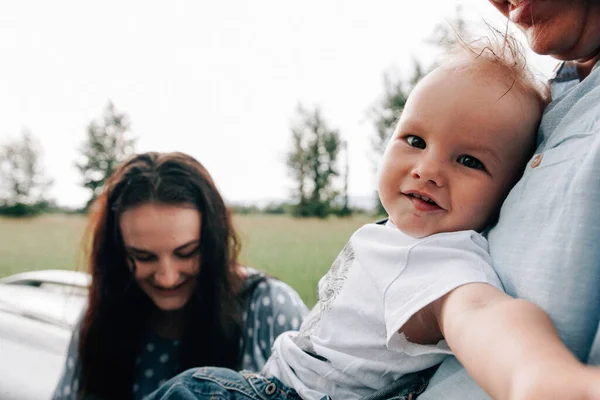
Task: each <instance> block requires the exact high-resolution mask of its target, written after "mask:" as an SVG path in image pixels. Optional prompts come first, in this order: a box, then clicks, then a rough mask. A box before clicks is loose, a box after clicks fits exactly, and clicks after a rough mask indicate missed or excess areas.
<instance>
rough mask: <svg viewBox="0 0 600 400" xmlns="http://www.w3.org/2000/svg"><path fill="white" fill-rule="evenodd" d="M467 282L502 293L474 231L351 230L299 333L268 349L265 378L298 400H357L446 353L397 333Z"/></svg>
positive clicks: (286, 335) (381, 227) (379, 227)
mask: <svg viewBox="0 0 600 400" xmlns="http://www.w3.org/2000/svg"><path fill="white" fill-rule="evenodd" d="M472 282H485V283H490V284H492V285H494V286H496V287H498V288H502V286H501V283H500V281H499V280H498V277H497V276H496V274H495V272H494V271H493V269H492V267H491V260H490V256H489V254H488V247H487V241H486V240H485V238H484V237H483V236H481V235H480V234H479V233H477V232H474V231H461V232H452V233H439V234H435V235H432V236H428V237H426V238H423V239H415V238H412V237H410V236H408V235H406V234H404V233H402V232H401V231H400V230H398V229H397V228H396V227H394V226H393V225H391V224H388V225H385V226H384V225H376V224H369V225H365V226H363V227H362V228H360V229H359V230H357V231H356V232H355V233H354V234H353V235H352V237H351V238H350V241H349V242H348V244H347V245H346V246H345V247H344V249H343V250H342V251H341V253H340V254H339V255H338V257H337V258H336V260H335V261H334V263H333V265H332V266H331V268H330V270H329V272H328V273H327V274H326V275H325V276H324V277H323V278H322V279H321V280H320V282H319V301H318V303H317V304H316V305H315V307H314V308H313V309H312V311H311V312H310V314H309V315H308V317H307V318H306V319H305V321H304V323H303V324H302V326H301V328H300V331H299V332H285V333H283V334H281V335H280V336H279V337H278V338H277V340H276V341H275V343H274V344H273V353H272V355H271V357H270V358H269V360H268V362H267V364H266V365H265V367H264V368H263V374H264V375H266V376H274V377H277V378H278V379H280V380H281V381H282V382H283V383H284V384H286V385H288V386H290V387H292V388H294V389H295V390H296V391H297V392H298V394H299V395H300V396H301V397H302V398H303V399H310V400H312V399H315V400H317V399H320V398H321V397H323V396H324V395H325V394H327V395H329V396H331V398H332V399H334V400H337V399H344V400H346V399H358V398H361V397H363V396H366V395H369V394H371V393H373V392H374V391H376V390H378V389H380V388H382V387H384V386H386V385H388V384H390V383H392V382H393V381H395V380H396V379H398V378H399V377H400V376H402V375H404V374H408V373H411V372H415V371H420V370H424V369H427V368H429V367H431V366H433V365H435V364H437V363H440V362H441V361H442V360H443V359H444V358H445V357H446V356H447V355H449V354H451V352H450V350H449V349H448V346H447V344H446V342H445V341H443V340H442V341H440V342H439V343H437V345H419V344H415V343H411V342H410V341H408V340H407V338H406V337H405V335H404V334H402V333H399V332H398V331H399V329H400V328H401V327H402V326H403V325H404V324H405V323H406V321H408V319H409V318H410V317H411V316H412V315H413V314H415V313H416V312H417V311H419V310H420V309H422V308H423V307H425V306H426V305H428V304H430V303H431V302H433V301H434V300H436V299H438V298H440V297H442V296H443V295H445V294H446V293H448V292H450V291H451V290H453V289H455V288H457V287H459V286H461V285H464V284H467V283H472Z"/></svg>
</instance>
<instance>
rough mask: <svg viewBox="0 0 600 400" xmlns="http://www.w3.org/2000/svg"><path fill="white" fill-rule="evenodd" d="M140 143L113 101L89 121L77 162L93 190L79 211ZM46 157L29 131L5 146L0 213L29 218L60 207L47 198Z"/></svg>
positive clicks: (0, 152)
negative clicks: (94, 118)
mask: <svg viewBox="0 0 600 400" xmlns="http://www.w3.org/2000/svg"><path fill="white" fill-rule="evenodd" d="M135 142H136V139H135V138H134V137H132V135H131V131H130V122H129V118H128V117H127V115H126V114H125V113H122V112H119V111H118V110H117V109H116V108H115V106H114V104H113V103H112V102H110V101H109V102H108V104H107V106H106V108H105V109H104V111H103V114H102V116H101V117H100V118H99V119H97V120H92V121H91V122H90V123H89V124H88V126H87V130H86V138H85V140H84V142H83V143H82V144H81V146H80V147H79V156H78V159H77V160H76V162H75V163H74V167H75V168H77V170H78V171H79V172H80V174H81V185H82V186H83V187H84V188H86V189H88V190H89V191H90V198H89V200H88V201H87V202H86V204H85V206H84V207H83V208H82V209H81V210H79V211H86V210H87V208H88V207H89V206H90V205H91V204H92V203H93V202H94V200H95V199H96V198H97V197H98V195H99V194H100V193H101V191H102V187H103V186H104V183H105V182H106V180H107V179H108V177H109V176H110V175H111V174H112V173H113V172H114V170H115V169H116V167H117V166H118V165H119V163H121V162H122V161H124V160H125V159H126V158H127V157H129V156H131V155H132V154H133V153H134V152H135ZM42 156H43V154H42V149H41V146H40V144H39V142H38V141H37V140H36V139H35V137H34V136H33V134H32V133H31V132H30V131H29V130H27V129H24V130H23V131H22V132H21V134H20V135H19V137H17V138H15V139H13V140H9V141H8V142H7V143H4V144H1V145H0V215H7V216H15V217H24V216H33V215H38V214H40V213H42V212H48V211H56V210H57V209H58V207H57V205H56V203H55V202H54V200H53V199H50V198H49V197H48V189H49V188H50V186H52V183H53V180H52V179H50V178H49V177H48V176H47V173H46V171H45V169H44V165H43V161H42Z"/></svg>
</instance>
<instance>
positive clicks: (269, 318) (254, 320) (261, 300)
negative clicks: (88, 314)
mask: <svg viewBox="0 0 600 400" xmlns="http://www.w3.org/2000/svg"><path fill="white" fill-rule="evenodd" d="M247 271H248V278H247V279H246V287H247V288H248V289H249V288H250V286H251V285H252V286H254V288H253V290H252V291H251V293H250V295H249V299H248V303H247V308H246V310H245V312H244V315H243V321H244V328H243V329H244V331H243V335H242V338H241V339H240V348H241V349H242V362H241V365H240V368H239V369H246V370H250V371H260V369H261V368H262V366H263V365H264V364H265V362H266V361H267V359H268V358H269V356H270V355H271V345H272V344H273V342H274V341H275V338H276V337H277V336H278V335H279V334H280V333H282V332H285V331H288V330H297V329H298V328H299V327H300V324H301V323H302V320H303V319H304V317H305V316H306V314H307V313H308V310H307V308H306V306H305V305H304V303H303V302H302V300H301V299H300V296H298V293H296V292H295V291H294V290H293V289H292V288H291V287H289V286H288V285H286V284H285V283H283V282H281V281H278V280H276V279H272V278H265V277H263V275H262V274H261V273H260V272H258V271H256V270H254V269H252V268H247ZM256 282H259V283H258V284H255V283H256ZM78 327H79V326H77V327H76V329H75V331H74V334H73V337H72V339H71V343H70V345H69V350H68V354H67V360H66V362H65V367H64V370H63V374H62V377H61V379H60V381H59V383H58V385H57V387H56V390H55V392H54V396H53V399H54V400H63V399H64V400H75V399H76V393H77V390H78V388H79V379H78V373H77V372H76V371H77V368H76V365H77V352H78V349H77V347H78V331H79V329H78ZM180 345H181V343H180V341H179V340H175V339H165V338H162V337H160V336H158V335H157V334H156V333H155V332H152V331H150V332H148V333H147V335H146V338H145V345H144V347H143V349H142V351H141V353H140V354H139V355H138V356H137V358H136V361H135V370H134V384H133V387H132V398H133V399H136V400H137V399H142V398H143V397H144V396H146V395H148V394H149V393H151V392H152V391H154V390H155V389H156V388H158V387H159V386H160V385H162V384H163V383H164V382H166V381H167V380H168V379H170V378H172V377H173V376H175V375H176V374H177V372H178V371H180V370H181V357H180V351H179V346H180Z"/></svg>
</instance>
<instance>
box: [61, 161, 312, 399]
mask: <svg viewBox="0 0 600 400" xmlns="http://www.w3.org/2000/svg"><path fill="white" fill-rule="evenodd" d="M93 210H94V211H93V214H92V216H91V219H90V224H89V230H88V234H89V235H91V240H90V244H91V248H90V251H89V259H88V262H89V268H90V273H91V275H92V284H91V287H90V290H89V304H88V308H87V310H86V312H85V314H84V316H83V319H82V320H81V322H80V325H79V326H78V327H77V328H76V330H75V333H74V335H73V338H72V341H71V344H70V347H69V353H68V356H67V361H66V365H65V369H64V373H63V376H62V378H61V380H60V382H59V384H58V386H57V389H56V391H55V394H54V398H55V399H76V398H77V399H78V398H101V399H129V398H134V399H140V398H142V397H143V396H144V395H146V394H148V393H150V392H151V391H153V390H154V389H156V387H157V386H159V384H161V383H162V382H164V381H165V380H167V379H169V378H170V377H172V376H174V375H176V374H177V373H179V372H181V371H183V370H185V369H188V368H190V367H194V366H202V365H219V366H228V367H231V368H243V369H250V370H258V369H260V368H261V367H262V365H263V364H264V362H265V360H266V359H267V358H268V356H269V354H270V348H271V344H272V342H273V341H274V339H275V337H276V336H277V335H278V334H279V333H281V332H283V331H286V330H291V329H297V328H298V327H299V325H300V323H301V320H302V318H303V317H304V315H305V314H306V312H307V309H306V306H305V305H304V304H303V302H302V300H301V299H300V297H299V296H298V294H297V293H296V292H295V291H294V290H293V289H291V288H290V287H289V286H287V285H285V284H284V283H282V282H279V281H277V280H275V279H272V278H267V277H265V276H264V275H262V274H260V273H258V272H257V271H255V270H252V269H250V268H247V267H244V266H242V265H240V264H239V262H238V255H239V250H240V244H239V239H238V237H237V235H236V233H235V230H234V228H233V225H232V223H231V219H230V215H229V212H228V210H227V208H226V206H225V204H224V202H223V199H222V198H221V196H220V194H219V192H218V191H217V189H216V187H215V185H214V183H213V181H212V179H211V177H210V175H209V174H208V172H207V171H206V169H204V167H203V166H202V165H201V164H200V163H199V162H198V161H196V160H195V159H193V158H192V157H190V156H188V155H185V154H182V153H166V154H161V153H145V154H140V155H137V156H135V157H133V158H132V159H130V160H129V161H127V162H125V163H124V164H123V165H122V166H120V167H119V168H118V169H117V170H116V171H115V173H114V174H113V175H112V176H111V178H110V179H109V180H108V182H107V183H106V186H105V189H104V192H103V193H102V195H101V196H100V198H99V199H98V200H97V201H96V203H95V204H94V206H93Z"/></svg>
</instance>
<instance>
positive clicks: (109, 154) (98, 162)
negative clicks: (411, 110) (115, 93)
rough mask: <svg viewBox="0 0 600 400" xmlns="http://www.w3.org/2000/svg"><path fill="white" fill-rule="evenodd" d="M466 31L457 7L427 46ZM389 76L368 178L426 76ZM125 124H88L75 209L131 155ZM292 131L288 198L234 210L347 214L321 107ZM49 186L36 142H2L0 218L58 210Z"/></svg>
mask: <svg viewBox="0 0 600 400" xmlns="http://www.w3.org/2000/svg"><path fill="white" fill-rule="evenodd" d="M464 33H465V22H464V20H463V19H462V16H461V10H460V8H457V10H456V15H455V18H454V20H453V21H452V27H451V26H450V25H448V24H438V25H436V26H435V28H434V31H433V34H432V36H431V38H430V39H429V40H428V42H429V43H430V44H433V45H434V46H438V47H442V48H444V47H447V46H451V45H453V44H455V43H456V40H457V39H456V38H457V36H458V37H461V36H463V35H464ZM394 72H396V71H388V72H386V73H384V75H383V86H384V88H383V89H384V90H383V95H382V96H381V98H379V99H378V100H377V101H376V102H375V103H374V104H373V105H372V106H371V108H370V109H369V111H368V117H369V119H370V121H371V122H372V126H373V133H372V136H371V140H370V144H371V146H370V147H371V148H370V149H369V152H370V153H371V156H372V163H373V175H375V171H376V165H377V163H378V160H379V159H380V157H381V155H382V154H383V152H384V150H385V147H386V145H387V142H388V140H389V138H390V137H391V135H392V133H393V131H394V128H395V125H396V122H397V120H398V118H399V116H400V113H401V112H402V109H403V108H404V105H405V104H406V101H407V99H408V95H409V94H410V92H411V91H412V89H413V88H414V87H415V85H416V84H417V83H418V82H419V80H420V79H421V78H422V77H423V76H424V75H425V73H426V71H425V70H424V68H423V66H422V65H421V63H420V62H419V61H417V60H414V62H413V67H412V71H411V73H410V74H409V78H408V79H403V78H402V77H401V76H399V74H397V73H394ZM130 127H131V122H130V119H129V117H128V116H127V115H126V114H125V113H123V112H120V111H118V110H117V109H116V107H115V106H114V104H113V103H112V102H110V101H109V102H108V104H107V106H106V107H105V109H104V110H103V113H102V116H101V117H100V118H98V119H95V120H92V121H91V122H90V123H89V124H88V126H87V130H86V137H85V140H84V141H83V143H82V144H81V146H80V147H79V149H78V150H79V155H78V159H77V160H76V162H75V163H74V166H75V167H76V168H77V170H78V171H79V173H80V175H81V182H80V183H81V185H82V186H83V187H84V188H86V189H88V190H89V192H90V197H89V199H88V201H87V202H86V204H85V206H84V207H83V208H82V210H81V211H86V210H87V209H88V208H89V206H90V205H91V204H92V203H93V202H94V200H95V199H96V198H97V197H98V196H99V194H100V193H101V191H102V188H103V186H104V183H105V182H106V180H107V178H108V177H109V176H110V175H111V174H112V173H113V172H114V170H115V169H116V167H117V166H118V165H119V163H121V162H123V161H124V160H125V159H126V158H128V157H129V156H131V155H132V154H134V152H135V144H136V138H135V137H133V135H132V133H131V129H130ZM290 133H291V140H290V149H289V151H288V152H287V154H286V159H285V167H286V168H287V170H288V173H289V176H290V177H291V179H292V181H293V185H294V186H293V189H292V190H291V192H290V195H289V199H288V201H287V202H284V203H281V204H269V205H267V206H266V207H263V208H262V209H259V208H258V207H256V206H248V207H238V211H240V212H267V213H290V214H292V215H294V216H297V217H319V218H324V217H327V216H328V215H330V214H335V215H338V216H348V215H351V214H352V211H353V210H352V208H351V207H350V204H349V203H350V202H349V194H348V180H349V172H350V166H349V163H348V159H349V157H348V143H347V142H346V141H344V140H343V139H342V136H341V133H340V131H339V130H338V129H335V128H334V127H332V126H331V124H330V123H329V122H328V121H327V120H326V118H325V116H324V115H323V111H322V110H321V109H320V108H319V107H314V108H312V109H310V108H306V107H304V106H303V105H301V104H299V105H298V106H297V109H296V112H295V115H294V118H293V121H292V123H291V126H290ZM52 183H53V181H52V179H50V178H49V177H48V176H47V174H46V171H45V170H44V166H43V162H42V151H41V148H40V145H39V143H38V142H37V141H36V139H35V137H34V136H33V134H32V133H31V132H30V131H29V130H27V129H24V130H23V131H22V132H21V135H20V136H19V137H18V138H16V139H14V140H11V141H8V142H7V143H3V144H0V215H12V216H29V215H37V214H39V213H41V212H45V211H52V210H54V209H56V205H55V203H54V201H53V200H52V199H49V198H48V196H47V192H48V189H49V188H50V187H51V185H52ZM369 211H374V212H375V213H376V214H383V213H384V212H385V210H383V207H382V206H381V203H379V200H378V197H377V196H376V195H374V196H373V209H372V210H369Z"/></svg>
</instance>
